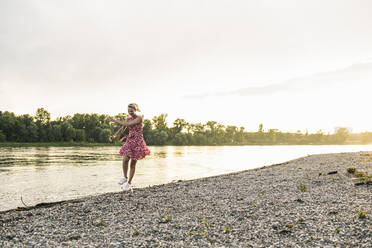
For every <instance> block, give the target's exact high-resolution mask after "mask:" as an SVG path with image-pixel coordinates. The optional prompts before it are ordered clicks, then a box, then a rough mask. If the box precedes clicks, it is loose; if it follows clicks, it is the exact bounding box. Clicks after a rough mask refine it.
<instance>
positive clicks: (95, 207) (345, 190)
mask: <svg viewBox="0 0 372 248" xmlns="http://www.w3.org/2000/svg"><path fill="white" fill-rule="evenodd" d="M371 157H372V153H366V152H353V153H333V154H320V155H310V156H306V157H302V158H298V159H294V160H290V161H287V162H284V163H280V164H274V165H270V166H263V167H259V168H255V169H249V170H244V171H239V172H233V173H229V174H224V175H218V176H211V177H206V178H199V179H193V180H187V181H184V180H182V181H181V180H179V181H177V182H172V183H168V184H162V185H156V186H151V187H146V188H138V189H135V190H134V192H133V193H131V192H111V193H104V194H101V195H97V196H87V197H82V198H78V199H73V200H66V201H59V202H51V203H40V204H37V205H35V206H33V207H31V208H19V209H18V210H17V211H16V210H15V209H11V210H5V211H2V212H0V227H2V228H0V237H1V241H0V245H1V246H3V247H8V246H24V245H31V246H32V245H43V246H45V245H47V246H55V245H61V244H62V245H72V246H86V245H88V246H95V245H98V246H109V247H121V246H123V245H132V246H145V247H148V246H160V247H167V246H176V247H183V246H192V247H200V246H212V247H214V246H217V247H220V246H227V247H241V246H245V247H253V246H270V245H273V246H282V245H285V246H298V245H300V246H308V247H312V246H327V245H330V246H341V245H342V246H344V245H346V246H358V247H367V245H368V244H370V243H371V242H372V238H371V237H372V231H371V230H372V228H371V227H372V221H371V219H372V209H371V208H372V207H371V206H372V191H371V185H361V186H355V185H354V182H353V181H352V177H353V176H352V175H350V174H348V173H347V172H346V170H347V168H351V167H352V168H356V169H357V170H360V171H365V170H369V173H371V170H372V159H371ZM370 160H371V161H370ZM335 171H337V172H336V173H334V172H335ZM330 172H332V174H328V173H330ZM38 205H39V206H38ZM359 211H361V212H362V213H365V214H366V218H360V217H358V214H360V212H359ZM55 213H58V214H55ZM30 234H31V235H30Z"/></svg>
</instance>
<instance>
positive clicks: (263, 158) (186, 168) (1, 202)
mask: <svg viewBox="0 0 372 248" xmlns="http://www.w3.org/2000/svg"><path fill="white" fill-rule="evenodd" d="M119 149H120V147H35V148H32V147H26V148H0V182H1V187H0V210H5V209H10V208H15V207H17V206H22V204H21V201H20V197H21V196H22V197H23V199H24V201H25V202H26V204H30V205H34V204H37V203H40V202H48V201H57V200H63V199H70V198H76V197H80V196H85V195H92V194H99V193H104V192H111V191H120V187H119V186H118V184H117V181H118V180H119V179H120V177H121V176H122V169H121V157H120V156H119V155H118V152H119ZM150 150H151V155H150V156H148V157H146V159H144V160H141V161H139V162H138V165H137V170H136V175H135V178H134V180H133V184H134V186H135V187H146V186H149V185H155V184H162V183H167V182H171V181H174V180H180V179H182V180H187V179H194V178H200V177H206V176H213V175H218V174H223V173H229V172H234V171H240V170H245V169H251V168H256V167H260V166H264V165H270V164H275V163H281V162H284V161H287V160H291V159H295V158H298V157H302V156H306V155H309V154H318V153H334V152H352V151H367V150H372V146H225V147H224V146H214V147H213V146H212V147H210V146H209V147H208V146H200V147H197V146H194V147H192V146H179V147H175V146H164V147H150Z"/></svg>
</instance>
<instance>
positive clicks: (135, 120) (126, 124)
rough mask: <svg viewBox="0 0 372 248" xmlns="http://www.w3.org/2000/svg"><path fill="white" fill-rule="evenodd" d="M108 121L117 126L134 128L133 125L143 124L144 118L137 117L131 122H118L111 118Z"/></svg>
mask: <svg viewBox="0 0 372 248" xmlns="http://www.w3.org/2000/svg"><path fill="white" fill-rule="evenodd" d="M108 119H109V120H110V121H112V122H115V123H116V124H119V125H122V126H126V127H129V126H133V125H136V124H138V123H141V122H142V119H143V116H142V115H137V117H136V118H135V119H134V120H131V121H118V120H115V119H113V118H111V117H109V118H108Z"/></svg>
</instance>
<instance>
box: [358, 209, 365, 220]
mask: <svg viewBox="0 0 372 248" xmlns="http://www.w3.org/2000/svg"><path fill="white" fill-rule="evenodd" d="M358 218H359V219H365V218H367V214H366V213H364V212H362V211H359V212H358Z"/></svg>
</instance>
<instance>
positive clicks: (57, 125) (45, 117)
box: [0, 108, 372, 145]
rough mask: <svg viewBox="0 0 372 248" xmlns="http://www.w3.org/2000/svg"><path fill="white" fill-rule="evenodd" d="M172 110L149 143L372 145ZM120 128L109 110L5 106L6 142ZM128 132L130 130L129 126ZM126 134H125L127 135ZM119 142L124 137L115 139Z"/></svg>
mask: <svg viewBox="0 0 372 248" xmlns="http://www.w3.org/2000/svg"><path fill="white" fill-rule="evenodd" d="M127 116H128V115H127V114H125V113H119V114H117V115H116V116H114V118H115V119H118V120H122V121H124V120H125V119H126V118H127ZM166 119H167V114H160V115H159V116H155V117H153V118H152V119H151V120H150V119H145V120H144V127H143V134H144V137H145V140H146V143H147V144H148V145H280V144H285V145H305V144H314V145H323V144H368V143H372V132H363V133H352V132H351V130H350V129H348V128H345V127H338V128H335V132H334V133H333V134H330V133H328V134H325V133H324V132H323V131H321V130H319V131H318V132H316V133H312V134H309V133H302V132H300V131H297V132H295V133H291V132H286V133H284V132H281V131H280V130H278V129H269V130H264V127H263V124H260V125H259V127H258V130H257V131H256V132H247V131H245V129H244V127H237V126H231V125H227V126H224V125H222V124H220V123H218V122H216V121H208V122H206V123H188V122H186V121H185V120H184V119H181V118H179V119H176V120H175V121H174V122H173V125H172V126H171V127H169V126H168V123H167V120H166ZM118 128H119V126H117V125H116V124H114V123H110V122H109V121H108V115H105V114H74V115H73V116H70V115H68V116H64V117H58V118H57V119H56V120H51V118H50V113H49V112H48V111H47V110H45V109H44V108H39V109H37V111H36V114H35V115H34V116H30V115H28V114H24V115H15V114H14V113H12V112H9V111H4V112H3V111H0V142H87V143H108V142H109V141H108V138H109V137H110V136H111V135H112V134H113V133H114V132H115V131H116V130H117V129H118ZM126 133H128V131H126ZM124 135H125V134H124ZM115 142H118V138H117V139H116V140H115Z"/></svg>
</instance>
